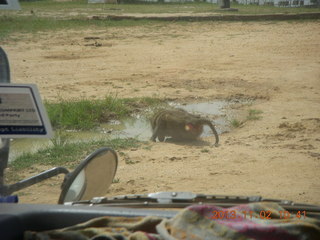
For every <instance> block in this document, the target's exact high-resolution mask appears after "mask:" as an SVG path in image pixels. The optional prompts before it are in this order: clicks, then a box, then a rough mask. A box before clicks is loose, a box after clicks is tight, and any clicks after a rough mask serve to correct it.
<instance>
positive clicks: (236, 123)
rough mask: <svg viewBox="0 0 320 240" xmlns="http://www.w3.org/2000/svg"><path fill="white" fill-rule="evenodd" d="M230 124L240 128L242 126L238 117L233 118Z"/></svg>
mask: <svg viewBox="0 0 320 240" xmlns="http://www.w3.org/2000/svg"><path fill="white" fill-rule="evenodd" d="M230 124H231V126H232V127H234V128H238V127H240V126H241V122H240V121H239V120H237V119H232V120H231V121H230Z"/></svg>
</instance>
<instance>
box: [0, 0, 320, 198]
mask: <svg viewBox="0 0 320 240" xmlns="http://www.w3.org/2000/svg"><path fill="white" fill-rule="evenodd" d="M20 4H21V11H11V12H9V11H1V12H0V18H1V20H0V43H1V47H2V48H3V49H4V50H5V51H6V53H7V55H8V58H9V62H10V69H11V82H12V83H34V84H37V86H38V88H39V91H40V94H41V97H42V99H43V100H44V102H45V106H46V110H47V112H48V116H49V118H50V121H51V124H52V126H53V129H54V132H55V137H54V138H52V139H48V140H43V139H14V140H12V141H11V144H10V145H11V146H10V156H9V161H10V164H9V168H8V169H7V170H6V179H5V181H6V182H7V183H10V182H11V183H12V182H16V181H18V180H20V179H23V178H25V177H29V176H32V175H35V174H37V173H39V172H41V171H43V170H46V169H48V168H50V167H55V166H64V167H67V168H68V169H71V170H72V169H74V168H75V166H76V165H77V164H79V163H80V161H81V160H82V159H84V158H85V156H87V155H88V154H89V153H90V152H92V151H94V150H95V149H97V148H99V147H102V146H107V147H111V148H113V149H115V150H116V152H117V153H118V156H119V163H118V169H117V173H116V176H115V178H114V180H113V183H112V184H111V186H110V188H109V190H108V192H107V193H106V196H114V195H122V194H144V193H151V192H159V191H183V192H194V193H203V194H219V195H241V196H251V195H260V196H263V197H268V198H277V199H288V200H292V201H296V202H304V203H312V204H319V203H320V202H319V197H320V175H319V159H320V144H319V140H320V115H319V109H320V97H319V92H320V84H319V79H320V42H319V36H320V27H319V26H320V21H319V15H316V16H318V17H315V18H316V19H308V20H301V19H295V20H283V19H282V20H280V19H278V18H277V17H276V15H280V16H283V14H286V15H290V16H291V15H295V14H302V13H304V14H308V13H310V12H311V13H317V14H318V13H319V8H307V7H298V8H295V7H289V6H287V7H286V8H284V7H279V6H262V5H261V6H256V5H244V4H236V3H233V2H232V4H231V8H234V9H236V10H238V11H221V10H220V7H219V5H218V4H217V3H211V2H198V3H183V4H181V3H180V4H176V3H162V4H159V3H149V4H134V3H131V2H121V3H120V2H119V4H116V3H96V4H93V3H88V1H82V0H78V1H75V0H73V1H71V0H70V1H68V0H64V1H58V0H39V1H20ZM288 13H289V14H288ZM261 14H269V15H270V14H275V15H272V16H271V17H263V16H262V15H261ZM221 15H226V16H229V17H230V16H239V17H238V19H236V18H234V19H232V18H230V19H229V21H225V19H223V18H220V17H219V16H221ZM248 15H250V16H252V15H253V16H255V17H254V18H252V19H250V21H248V20H247V19H244V18H241V16H242V17H243V16H248ZM208 16H209V18H208ZM179 17H180V18H179ZM205 17H206V18H205ZM155 18H156V19H155ZM279 18H281V17H279ZM199 19H200V20H199ZM177 108H179V109H183V110H185V111H186V112H187V113H190V114H193V115H196V116H200V117H195V116H193V115H192V116H191V115H187V114H185V112H184V111H181V110H180V112H179V111H177V112H174V113H173V116H171V115H170V117H168V115H166V114H168V111H169V110H172V109H177ZM159 111H162V113H160V115H159V113H158V112H159ZM163 111H164V112H163ZM166 111H167V112H166ZM157 113H158V115H157ZM181 118H182V119H183V120H179V119H181ZM194 118H198V119H199V118H200V119H202V122H201V123H199V122H197V121H196V120H194ZM168 119H169V120H168ZM208 122H211V123H212V124H213V125H214V128H215V129H216V132H217V134H218V136H219V144H217V145H218V146H217V147H216V146H215V143H216V137H215V135H214V131H213V130H212V128H210V126H209V124H208ZM202 127H203V132H202ZM173 129H175V130H173ZM179 129H180V130H179ZM176 131H178V132H179V131H180V132H179V133H176ZM181 132H183V134H184V133H185V132H188V134H189V135H190V136H191V137H190V136H189V135H187V134H186V135H183V134H182V133H181ZM181 136H182V137H181ZM188 136H189V137H188ZM152 137H154V139H151V138H152ZM189 138H192V139H189ZM152 140H154V141H152ZM177 140H178V141H177ZM63 177H64V176H62V175H59V176H57V177H54V178H51V179H49V180H46V181H44V182H42V183H39V184H36V185H34V186H31V187H29V188H26V189H23V190H21V191H19V192H17V193H16V194H18V195H19V198H20V202H22V203H50V204H56V203H57V201H58V198H59V193H60V191H61V189H60V185H61V183H62V181H63Z"/></svg>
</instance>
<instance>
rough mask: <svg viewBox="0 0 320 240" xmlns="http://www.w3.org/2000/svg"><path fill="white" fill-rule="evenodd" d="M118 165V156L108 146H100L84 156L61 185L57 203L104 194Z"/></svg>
mask: <svg viewBox="0 0 320 240" xmlns="http://www.w3.org/2000/svg"><path fill="white" fill-rule="evenodd" d="M117 167H118V156H117V154H116V152H115V151H114V150H112V149H110V148H100V149H98V150H96V151H95V152H93V153H92V154H90V155H89V156H88V157H86V158H85V160H84V161H83V162H81V163H80V164H79V166H78V167H77V168H76V169H75V170H74V171H73V172H71V173H69V174H67V175H66V176H65V179H64V181H63V183H62V185H61V189H62V190H61V194H60V197H59V200H58V203H59V204H64V203H66V202H73V201H81V200H90V199H92V198H93V197H98V196H104V195H105V194H106V193H107V190H108V189H109V187H110V185H111V183H112V181H113V179H114V176H115V174H116V171H117Z"/></svg>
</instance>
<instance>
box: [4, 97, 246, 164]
mask: <svg viewBox="0 0 320 240" xmlns="http://www.w3.org/2000/svg"><path fill="white" fill-rule="evenodd" d="M239 104H241V105H247V104H249V103H248V102H240V103H239V102H237V101H236V102H234V101H225V100H218V101H211V102H201V103H192V104H185V105H180V104H177V103H169V105H171V106H173V107H177V108H182V109H184V110H187V111H188V112H190V113H194V114H198V115H201V116H202V117H206V118H208V119H210V120H212V122H214V124H215V126H216V129H217V132H218V134H222V133H224V132H228V131H230V130H231V128H232V127H231V126H230V122H231V120H232V119H241V118H242V117H241V116H243V115H245V114H246V113H247V112H244V110H239V109H238V108H237V107H235V106H239ZM151 135H152V132H151V126H150V120H149V119H148V118H147V117H145V116H143V115H135V116H132V117H130V118H127V119H124V120H121V121H118V120H115V121H111V122H109V123H107V124H102V125H101V126H100V127H99V128H98V129H96V130H94V131H71V130H70V131H67V132H66V133H65V137H67V141H68V142H78V141H91V140H101V139H106V138H137V139H139V140H141V141H146V140H149V138H150V137H151ZM211 135H212V131H211V129H210V128H209V127H208V126H205V127H204V132H203V134H202V136H211ZM48 146H52V140H44V139H14V140H12V141H11V145H10V156H9V161H13V160H14V159H16V158H17V157H18V156H19V155H21V154H22V153H23V152H36V151H37V150H39V149H41V148H45V147H48Z"/></svg>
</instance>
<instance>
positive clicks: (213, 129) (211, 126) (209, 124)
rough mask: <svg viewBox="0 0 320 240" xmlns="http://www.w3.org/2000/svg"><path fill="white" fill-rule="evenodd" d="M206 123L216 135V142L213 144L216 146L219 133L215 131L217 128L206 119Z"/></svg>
mask: <svg viewBox="0 0 320 240" xmlns="http://www.w3.org/2000/svg"><path fill="white" fill-rule="evenodd" d="M207 124H208V126H209V127H210V128H211V130H212V132H213V134H214V136H215V137H216V143H215V144H214V145H215V146H216V147H218V146H219V135H218V133H217V130H216V128H215V127H214V126H213V124H212V123H211V122H210V121H208V123H207Z"/></svg>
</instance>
